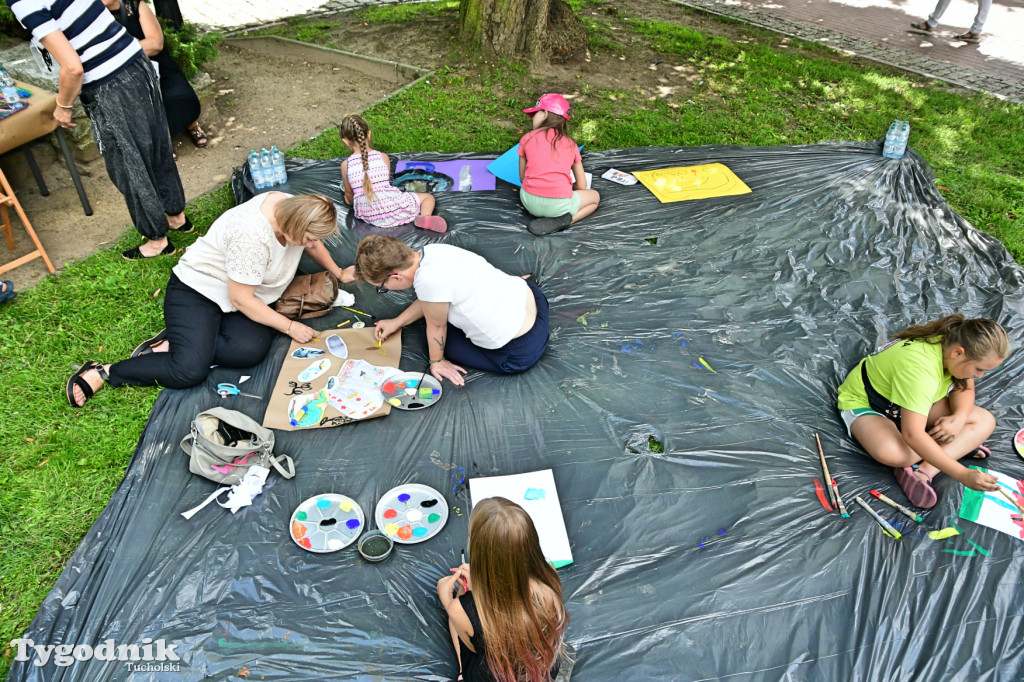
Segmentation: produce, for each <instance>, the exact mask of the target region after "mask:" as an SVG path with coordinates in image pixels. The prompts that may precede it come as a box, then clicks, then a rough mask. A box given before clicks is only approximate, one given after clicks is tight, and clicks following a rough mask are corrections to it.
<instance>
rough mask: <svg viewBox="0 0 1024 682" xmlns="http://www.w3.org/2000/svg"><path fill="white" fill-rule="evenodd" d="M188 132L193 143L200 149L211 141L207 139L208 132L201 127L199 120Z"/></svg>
mask: <svg viewBox="0 0 1024 682" xmlns="http://www.w3.org/2000/svg"><path fill="white" fill-rule="evenodd" d="M188 134H189V137H191V138H192V144H194V145H195V146H197V147H199V148H200V149H202V148H203V147H205V146H206V145H208V144H209V143H210V141H209V140H208V139H206V133H205V132H203V129H202V128H200V127H199V121H196V124H195V125H194V126H192V127H191V128H189V129H188Z"/></svg>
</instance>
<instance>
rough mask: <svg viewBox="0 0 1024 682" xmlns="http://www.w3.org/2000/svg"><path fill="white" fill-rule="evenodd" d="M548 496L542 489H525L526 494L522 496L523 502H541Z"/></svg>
mask: <svg viewBox="0 0 1024 682" xmlns="http://www.w3.org/2000/svg"><path fill="white" fill-rule="evenodd" d="M547 496H548V494H547V492H545V490H544V489H543V488H527V489H526V494H525V495H523V499H524V500H543V499H544V498H546V497H547Z"/></svg>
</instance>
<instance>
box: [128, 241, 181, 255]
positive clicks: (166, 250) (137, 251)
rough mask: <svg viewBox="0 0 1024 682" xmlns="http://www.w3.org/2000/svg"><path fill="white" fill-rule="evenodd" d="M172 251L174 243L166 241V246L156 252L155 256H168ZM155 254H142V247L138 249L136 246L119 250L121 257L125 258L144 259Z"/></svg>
mask: <svg viewBox="0 0 1024 682" xmlns="http://www.w3.org/2000/svg"><path fill="white" fill-rule="evenodd" d="M172 253H174V244H172V243H171V242H170V241H168V242H167V246H165V247H164V250H163V251H161V252H160V253H158V254H156V256H169V255H171V254H172ZM156 256H146V255H144V254H143V253H142V249H140V248H139V247H137V246H135V247H133V248H130V249H128V250H127V251H122V252H121V258H124V259H125V260H146V259H147V258H156Z"/></svg>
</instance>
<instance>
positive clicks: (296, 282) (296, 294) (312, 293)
mask: <svg viewBox="0 0 1024 682" xmlns="http://www.w3.org/2000/svg"><path fill="white" fill-rule="evenodd" d="M336 298H338V280H337V278H336V277H335V276H334V275H332V274H330V273H328V272H315V273H313V274H312V275H296V276H295V279H293V280H292V283H291V284H289V285H288V288H287V289H285V290H284V293H283V294H281V298H279V299H277V301H276V302H275V303H274V310H276V311H277V312H279V313H281V314H282V315H284V316H285V317H287V318H288V319H291V320H307V319H309V318H312V317H320V316H322V315H326V314H327V313H328V312H330V310H331V305H332V304H333V303H334V299H336Z"/></svg>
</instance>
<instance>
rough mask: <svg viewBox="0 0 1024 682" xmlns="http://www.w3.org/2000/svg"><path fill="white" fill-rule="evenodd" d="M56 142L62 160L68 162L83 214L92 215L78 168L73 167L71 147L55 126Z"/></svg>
mask: <svg viewBox="0 0 1024 682" xmlns="http://www.w3.org/2000/svg"><path fill="white" fill-rule="evenodd" d="M54 132H56V133H57V142H59V143H60V150H61V151H62V152H63V153H64V161H65V162H66V163H67V164H68V172H69V173H71V180H72V181H73V182H74V183H75V189H76V190H78V199H79V200H80V201H81V202H82V208H83V209H85V215H92V206H90V205H89V198H88V197H86V196H85V188H84V187H82V178H80V177H78V168H76V167H75V159H74V157H73V156H71V149H70V148H68V141H67V140H66V139H65V138H64V130H63V129H61V128H57V130H56V131H54Z"/></svg>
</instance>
